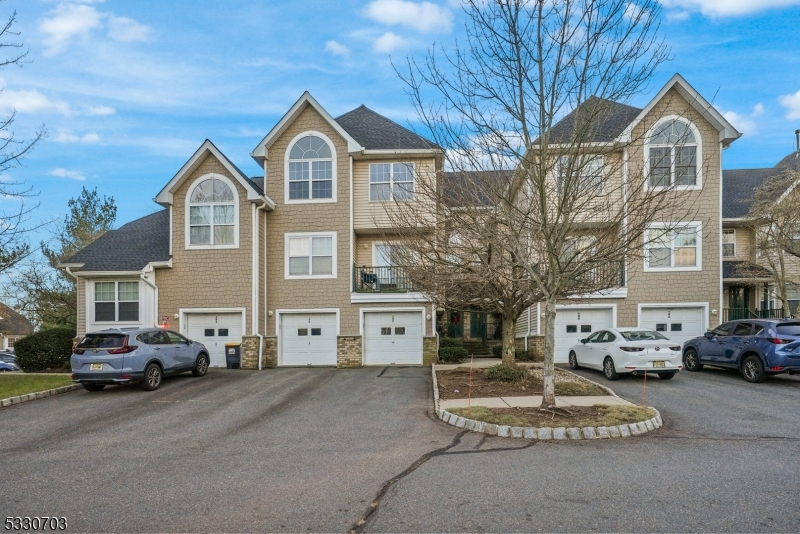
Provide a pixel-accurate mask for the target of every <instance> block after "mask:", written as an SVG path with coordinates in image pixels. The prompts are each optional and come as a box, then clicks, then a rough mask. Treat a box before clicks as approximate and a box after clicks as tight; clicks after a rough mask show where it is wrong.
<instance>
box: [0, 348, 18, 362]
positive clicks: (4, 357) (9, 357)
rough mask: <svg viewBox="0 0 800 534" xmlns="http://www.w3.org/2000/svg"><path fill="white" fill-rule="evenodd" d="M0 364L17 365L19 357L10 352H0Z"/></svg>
mask: <svg viewBox="0 0 800 534" xmlns="http://www.w3.org/2000/svg"><path fill="white" fill-rule="evenodd" d="M0 362H6V363H17V356H16V355H15V354H14V353H13V352H11V351H8V350H0Z"/></svg>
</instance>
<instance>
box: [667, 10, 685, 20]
mask: <svg viewBox="0 0 800 534" xmlns="http://www.w3.org/2000/svg"><path fill="white" fill-rule="evenodd" d="M667 20H674V21H681V20H689V12H688V11H670V12H668V13H667Z"/></svg>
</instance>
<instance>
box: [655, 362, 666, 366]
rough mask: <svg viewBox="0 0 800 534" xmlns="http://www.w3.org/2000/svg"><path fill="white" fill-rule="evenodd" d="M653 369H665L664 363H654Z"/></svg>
mask: <svg viewBox="0 0 800 534" xmlns="http://www.w3.org/2000/svg"><path fill="white" fill-rule="evenodd" d="M653 367H664V362H653Z"/></svg>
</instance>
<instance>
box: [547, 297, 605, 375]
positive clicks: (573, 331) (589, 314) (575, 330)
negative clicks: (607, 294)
mask: <svg viewBox="0 0 800 534" xmlns="http://www.w3.org/2000/svg"><path fill="white" fill-rule="evenodd" d="M613 325H614V310H613V309H612V308H563V309H560V310H558V311H557V312H556V336H555V351H554V359H555V362H556V363H566V362H567V361H569V349H570V347H571V346H572V345H576V344H578V343H580V341H581V339H583V338H585V337H589V334H590V333H592V332H594V331H596V330H600V329H602V328H611V327H612V326H613Z"/></svg>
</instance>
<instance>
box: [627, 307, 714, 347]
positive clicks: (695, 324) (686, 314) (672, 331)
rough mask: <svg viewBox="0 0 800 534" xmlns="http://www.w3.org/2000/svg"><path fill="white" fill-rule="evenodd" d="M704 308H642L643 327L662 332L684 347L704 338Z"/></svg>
mask: <svg viewBox="0 0 800 534" xmlns="http://www.w3.org/2000/svg"><path fill="white" fill-rule="evenodd" d="M704 313H705V309H704V308H697V307H687V306H675V307H674V308H645V307H643V308H642V318H641V324H640V325H639V326H641V327H642V328H650V329H653V330H656V331H657V332H661V333H662V334H664V335H665V336H667V337H668V338H670V339H671V340H672V341H677V342H679V343H680V344H681V345H683V344H684V343H685V342H686V341H689V340H690V339H692V338H694V337H698V336H702V335H703V332H704V331H705V328H704V324H705V321H703V315H704Z"/></svg>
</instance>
